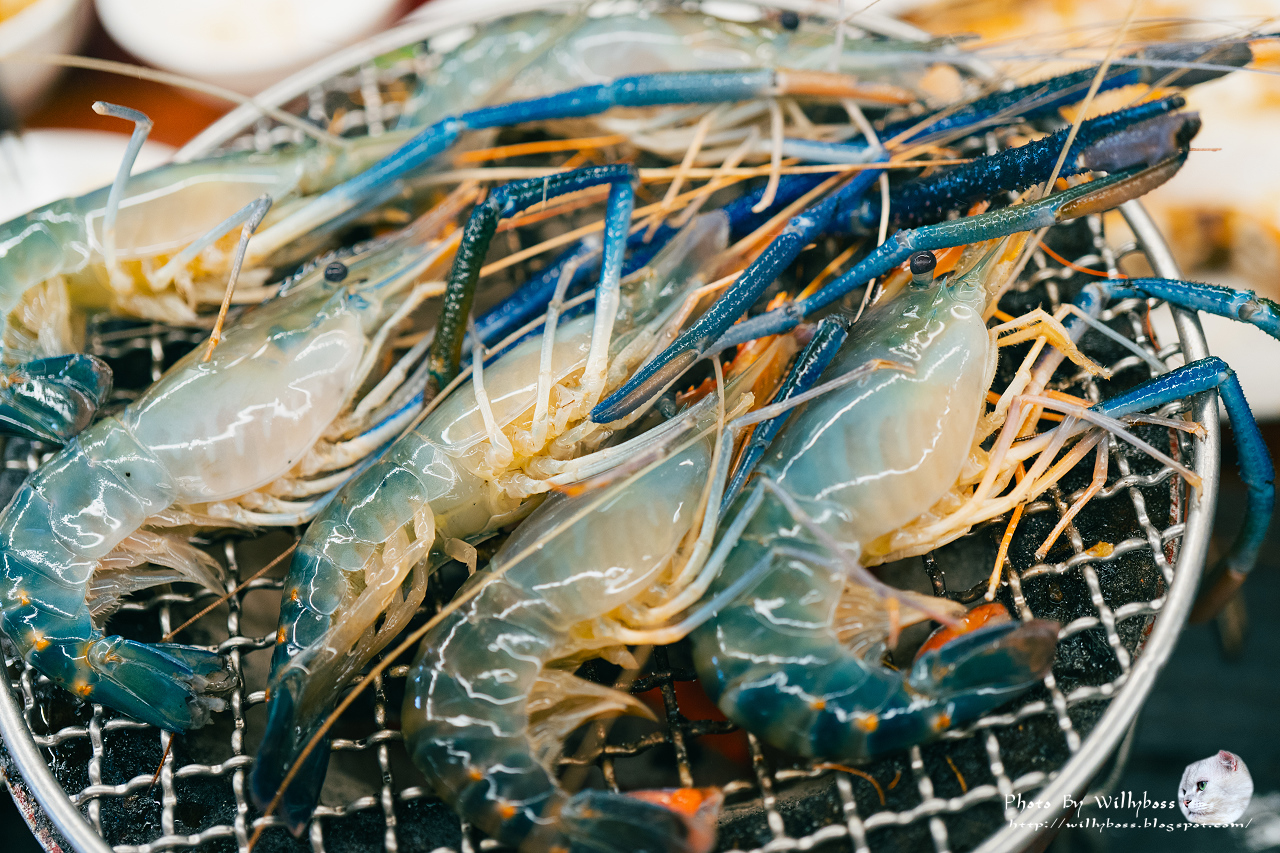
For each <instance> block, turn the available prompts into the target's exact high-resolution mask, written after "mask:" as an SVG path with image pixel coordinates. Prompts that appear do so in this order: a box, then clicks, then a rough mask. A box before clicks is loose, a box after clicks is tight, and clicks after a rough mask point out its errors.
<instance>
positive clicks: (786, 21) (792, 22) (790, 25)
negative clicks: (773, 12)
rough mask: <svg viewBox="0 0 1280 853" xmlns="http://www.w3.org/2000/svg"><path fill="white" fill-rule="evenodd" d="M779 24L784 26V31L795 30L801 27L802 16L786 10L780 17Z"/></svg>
mask: <svg viewBox="0 0 1280 853" xmlns="http://www.w3.org/2000/svg"><path fill="white" fill-rule="evenodd" d="M778 23H780V24H782V28H783V29H784V30H794V29H796V28H797V27H799V26H800V16H799V15H797V14H796V13H795V12H792V11H791V10H790V9H785V10H783V12H782V14H781V15H779V16H778Z"/></svg>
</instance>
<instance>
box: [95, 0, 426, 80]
mask: <svg viewBox="0 0 1280 853" xmlns="http://www.w3.org/2000/svg"><path fill="white" fill-rule="evenodd" d="M96 2H97V7H98V17H99V18H101V19H102V25H103V26H104V27H106V30H107V32H108V33H110V34H111V37H112V38H113V39H115V40H116V42H117V43H118V44H119V45H120V46H121V47H123V48H125V49H126V50H128V51H129V52H130V53H132V54H134V55H135V56H137V57H138V58H139V59H142V60H144V61H146V62H149V63H151V64H152V65H155V66H157V67H159V68H163V69H165V70H168V71H174V72H177V73H179V74H185V75H187V76H190V77H194V78H196V79H198V80H203V81H205V82H208V83H215V84H217V85H219V86H225V87H226V88H228V89H234V90H236V91H237V92H240V93H242V94H245V95H256V94H257V93H259V92H261V91H262V90H263V89H265V88H267V87H268V86H270V85H271V84H273V83H275V82H277V81H279V80H283V79H284V78H285V77H287V76H288V75H290V74H293V73H294V72H296V71H299V70H301V69H302V68H305V67H306V66H307V65H310V64H311V63H313V62H315V61H317V60H319V59H321V58H323V57H325V56H327V55H329V54H331V53H333V52H334V51H336V50H338V49H340V48H343V47H346V46H347V45H349V44H353V43H355V42H357V41H359V40H360V39H362V38H364V37H365V36H368V35H371V34H373V33H375V32H378V31H379V30H381V29H383V28H385V27H386V26H387V25H389V24H390V23H391V22H392V21H393V20H394V19H395V17H396V14H397V12H398V11H399V7H400V0H355V2H352V0H96Z"/></svg>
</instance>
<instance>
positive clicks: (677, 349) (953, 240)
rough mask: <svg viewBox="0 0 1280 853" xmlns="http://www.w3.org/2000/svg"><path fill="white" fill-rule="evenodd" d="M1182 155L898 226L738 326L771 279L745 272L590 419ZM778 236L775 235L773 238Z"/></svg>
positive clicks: (1155, 175) (1131, 191)
mask: <svg viewBox="0 0 1280 853" xmlns="http://www.w3.org/2000/svg"><path fill="white" fill-rule="evenodd" d="M1185 161H1186V154H1185V153H1182V154H1179V155H1178V156H1175V157H1171V158H1169V159H1167V160H1164V161H1162V162H1161V163H1158V164H1156V165H1155V166H1150V167H1147V168H1137V167H1135V168H1132V169H1126V170H1124V171H1121V172H1117V173H1116V174H1114V175H1109V176H1108V177H1105V178H1101V179H1099V180H1096V181H1091V182H1089V183H1086V184H1080V185H1077V186H1075V187H1071V188H1069V189H1066V190H1063V191H1062V192H1059V193H1054V194H1053V195H1050V196H1048V197H1046V198H1043V199H1041V200H1039V201H1035V202H1029V203H1027V204H1020V205H1014V206H1012V207H1006V208H1003V209H1001V210H996V211H992V212H990V213H983V214H979V215H977V216H967V217H964V218H962V219H955V220H951V221H948V222H941V223H938V224H936V225H928V226H925V227H922V228H916V229H913V230H906V231H898V232H897V233H896V234H894V235H893V236H892V237H890V238H889V239H888V240H886V241H885V242H884V243H882V244H880V245H879V246H878V247H876V248H875V249H874V250H872V252H871V254H869V255H868V256H867V257H866V258H864V259H863V260H862V261H860V262H859V263H857V264H856V265H854V267H853V268H852V269H850V270H849V271H848V272H846V273H845V274H844V275H842V276H840V277H839V278H837V279H836V280H835V281H832V282H831V283H829V284H827V285H826V286H825V287H823V288H822V289H820V290H819V291H817V292H816V293H814V294H812V295H811V296H809V297H807V298H805V299H801V300H798V301H796V302H792V303H789V304H787V305H785V306H783V307H781V308H775V309H774V310H772V311H766V312H765V313H763V314H760V315H758V316H755V317H752V318H750V319H748V320H745V321H743V322H741V323H737V324H736V325H734V322H735V321H736V320H737V319H738V318H739V317H740V316H741V315H742V313H743V312H744V311H745V310H746V309H747V308H748V307H750V305H751V304H752V303H753V302H755V301H756V299H757V298H759V295H760V293H761V292H763V290H764V287H765V286H766V285H767V284H768V282H764V283H763V284H761V283H760V281H759V279H751V280H750V281H749V284H750V286H751V288H752V289H750V290H747V291H745V292H743V291H742V290H740V288H741V287H742V281H743V279H746V278H748V276H747V274H746V273H744V274H743V275H742V276H740V277H739V279H738V282H736V283H735V286H734V287H733V288H731V289H730V290H729V291H727V292H726V293H725V294H724V295H723V296H721V297H720V299H718V300H717V301H716V303H715V304H714V305H712V306H711V308H709V309H708V310H707V312H706V313H705V314H703V315H702V316H701V317H699V318H698V320H697V321H696V322H695V323H693V324H692V325H691V326H690V327H689V328H688V329H686V330H685V331H684V332H682V333H681V334H680V336H679V337H678V338H677V339H676V340H675V341H673V342H672V344H671V345H670V346H669V347H667V349H666V350H664V351H663V352H662V353H661V354H659V355H658V356H657V357H655V358H654V359H653V360H652V361H650V362H649V363H648V364H647V365H645V367H644V368H643V369H641V370H639V371H637V372H636V374H635V375H634V376H633V377H631V379H629V380H628V381H627V382H626V384H624V385H623V386H622V387H621V388H619V389H618V390H617V391H615V392H614V393H613V394H612V395H610V396H609V397H608V398H606V399H605V400H603V401H602V402H601V403H600V404H599V405H598V406H597V407H596V408H595V409H594V410H593V411H592V413H591V417H592V419H593V420H595V421H596V422H597V423H607V422H609V421H613V420H616V419H618V418H620V417H623V416H625V415H626V414H628V413H629V412H631V411H633V410H634V409H636V408H637V407H638V406H640V405H641V404H642V403H643V402H644V401H646V400H648V399H649V398H651V397H652V396H653V395H655V394H657V393H659V392H660V391H661V390H662V389H663V388H665V387H666V386H667V385H669V384H670V383H671V382H672V381H674V380H675V379H676V378H677V377H678V376H679V374H680V373H681V372H683V371H684V370H685V369H686V368H688V367H689V366H690V365H692V364H693V363H694V362H695V361H697V360H698V359H699V358H702V357H704V356H707V355H711V354H714V353H716V352H720V351H723V350H724V349H726V348H727V347H730V346H734V345H737V344H741V343H745V342H746V341H749V340H753V339H755V338H758V337H763V336H765V335H773V334H781V333H783V332H786V331H789V330H790V329H794V328H795V327H796V325H798V324H799V322H800V320H801V318H803V317H804V316H806V315H807V314H809V313H811V312H813V311H817V310H818V309H820V308H824V307H826V306H827V305H830V304H831V303H832V302H834V301H835V300H837V299H840V298H841V297H843V296H844V295H845V294H847V293H848V292H849V291H851V290H853V289H855V288H857V287H860V286H861V285H863V284H865V283H867V282H868V281H870V280H871V279H873V278H875V277H876V276H879V275H883V274H884V273H886V272H888V271H889V270H891V269H893V268H894V267H896V266H898V265H899V264H901V263H902V262H903V261H905V260H907V258H909V257H910V256H911V255H912V254H913V253H915V252H918V251H923V250H926V249H928V250H936V249H944V248H950V247H952V246H962V245H966V244H970V243H979V242H982V241H985V240H991V239H993V238H997V237H1005V236H1008V235H1010V234H1015V233H1018V232H1022V231H1032V230H1035V229H1037V228H1044V227H1046V226H1049V225H1054V224H1057V223H1059V222H1064V221H1067V220H1069V219H1075V218H1076V217H1079V216H1084V215H1086V214H1088V213H1096V212H1098V211H1102V210H1109V209H1111V208H1112V207H1115V206H1117V205H1119V204H1121V203H1123V202H1124V201H1127V200H1129V199H1131V198H1136V197H1138V196H1140V195H1142V194H1144V193H1146V192H1148V191H1150V190H1151V189H1152V188H1153V187H1156V186H1159V185H1160V184H1163V183H1164V182H1165V181H1167V180H1168V179H1169V178H1171V177H1173V175H1174V174H1175V173H1176V172H1177V171H1178V170H1179V169H1180V168H1182V164H1183V163H1184V162H1185ZM868 174H869V172H864V173H862V175H859V179H860V178H862V177H863V176H865V175H868ZM856 180H858V179H855V181H856ZM868 183H870V181H868ZM850 186H852V183H851V184H850ZM798 218H799V217H798ZM789 228H790V226H789ZM781 239H782V238H779V241H775V244H776V243H777V242H780V241H781ZM806 243H807V241H806ZM801 245H802V246H803V245H804V244H801ZM772 249H773V246H770V247H769V248H768V249H766V250H765V253H764V254H762V255H761V258H760V259H757V261H756V263H757V264H759V263H760V260H762V259H763V258H764V257H765V256H766V255H768V254H769V253H770V251H771V250H772ZM770 280H771V279H770Z"/></svg>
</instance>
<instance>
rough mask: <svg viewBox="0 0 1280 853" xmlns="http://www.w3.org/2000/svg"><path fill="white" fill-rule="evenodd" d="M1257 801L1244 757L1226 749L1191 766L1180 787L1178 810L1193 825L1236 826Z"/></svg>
mask: <svg viewBox="0 0 1280 853" xmlns="http://www.w3.org/2000/svg"><path fill="white" fill-rule="evenodd" d="M1252 797H1253V779H1252V778H1251V777H1250V776H1249V769H1248V768H1247V767H1245V766H1244V762H1243V761H1241V760H1240V756H1238V755H1235V754H1234V753H1230V752H1227V751H1226V750H1225V749H1224V750H1222V751H1221V752H1219V753H1218V754H1217V755H1211V756H1209V757H1208V758H1206V759H1204V760H1203V761H1197V762H1195V763H1194V764H1188V765H1187V769H1186V770H1184V771H1182V784H1181V785H1179V786H1178V807H1179V808H1181V809H1182V814H1183V815H1185V816H1186V818H1187V820H1189V821H1191V822H1192V823H1206V824H1226V823H1233V822H1234V821H1235V820H1236V818H1238V817H1240V815H1242V814H1244V810H1245V808H1246V807H1248V805H1249V800H1250V798H1252Z"/></svg>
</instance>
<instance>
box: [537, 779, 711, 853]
mask: <svg viewBox="0 0 1280 853" xmlns="http://www.w3.org/2000/svg"><path fill="white" fill-rule="evenodd" d="M723 801H724V796H723V795H722V794H721V793H720V791H719V790H718V789H716V788H675V789H665V790H648V791H631V792H629V793H626V794H615V793H612V792H609V791H595V790H585V791H580V792H578V793H577V794H575V795H574V796H572V797H570V798H569V800H568V801H567V802H566V803H565V804H564V808H563V809H561V811H560V822H559V823H560V835H561V839H560V840H559V846H560V847H562V848H564V849H567V850H570V851H573V853H578V851H581V853H587V852H588V851H590V853H612V851H617V853H624V851H625V852H626V853H631V851H635V853H707V851H710V850H711V848H712V847H713V846H714V844H715V829H716V818H717V816H718V815H719V814H720V806H721V804H722V803H723ZM551 849H555V846H554V845H551Z"/></svg>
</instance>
